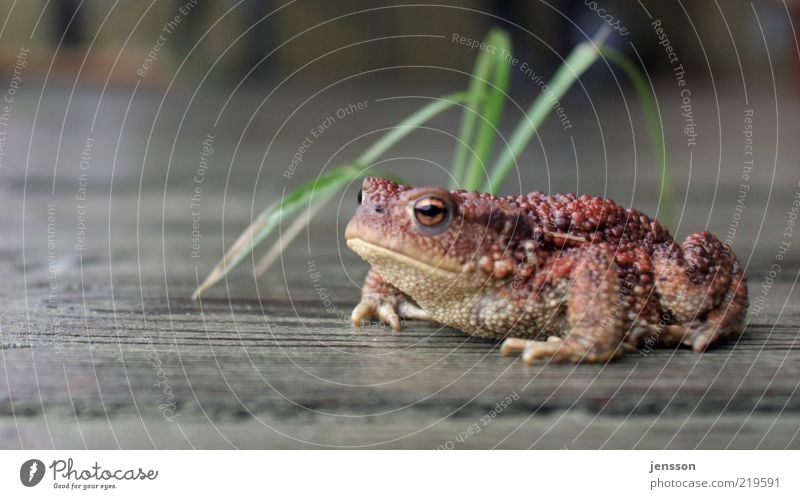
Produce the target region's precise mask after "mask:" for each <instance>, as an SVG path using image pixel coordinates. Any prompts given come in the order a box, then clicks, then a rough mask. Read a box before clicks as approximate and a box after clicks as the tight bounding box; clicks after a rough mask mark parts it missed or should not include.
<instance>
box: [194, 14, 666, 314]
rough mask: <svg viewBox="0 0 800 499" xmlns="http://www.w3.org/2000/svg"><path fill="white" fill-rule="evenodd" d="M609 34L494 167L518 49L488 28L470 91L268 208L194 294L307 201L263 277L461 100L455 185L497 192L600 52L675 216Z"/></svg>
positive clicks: (651, 108)
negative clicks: (347, 193)
mask: <svg viewBox="0 0 800 499" xmlns="http://www.w3.org/2000/svg"><path fill="white" fill-rule="evenodd" d="M609 32H610V31H609V30H608V28H607V27H603V28H601V29H600V31H598V33H597V34H596V35H595V37H594V38H593V39H592V40H590V41H586V42H583V43H581V44H579V45H578V46H577V47H575V49H573V51H572V52H571V53H570V54H569V55H568V56H567V58H566V59H565V60H564V63H563V64H562V65H561V66H560V67H559V68H558V70H556V73H555V75H553V78H552V79H551V81H550V82H549V87H550V91H549V92H548V94H541V95H539V96H538V97H537V98H536V99H534V101H533V103H532V104H531V106H530V108H529V109H528V110H527V112H526V113H525V116H523V118H522V119H521V120H520V122H519V123H518V124H517V126H516V128H515V129H514V131H513V132H512V134H511V139H510V140H509V141H508V145H507V147H506V148H504V149H503V150H501V151H500V153H499V154H498V157H497V159H496V160H495V162H494V163H493V165H492V167H491V168H490V169H487V168H486V165H488V164H489V161H490V159H491V157H492V153H493V149H494V145H495V142H496V139H497V136H498V135H499V131H498V129H499V126H500V121H501V119H502V115H503V109H504V107H505V103H506V100H507V99H508V94H507V90H508V84H509V80H510V75H511V66H510V64H509V63H508V62H507V61H506V60H504V59H503V58H502V57H500V54H503V53H504V52H503V51H505V52H506V53H510V52H511V42H510V39H509V36H508V34H507V33H506V32H505V31H504V30H502V29H499V28H493V29H492V30H490V31H489V33H488V34H487V37H486V40H485V42H486V43H487V44H490V45H494V46H495V47H497V48H496V49H495V50H493V51H492V52H491V53H490V52H489V51H484V52H481V53H480V54H479V56H478V58H477V59H476V61H475V66H474V68H473V72H472V76H471V78H470V82H469V86H468V88H467V90H466V91H464V92H458V93H454V94H450V95H447V96H444V97H441V98H439V99H437V100H434V101H431V102H429V103H428V104H426V105H424V106H423V107H421V108H420V109H418V110H417V111H416V112H414V113H413V114H411V115H410V116H408V117H407V118H405V119H404V120H403V121H401V122H400V123H398V124H397V125H396V126H395V127H392V128H391V129H390V130H388V131H387V132H386V133H385V134H384V135H382V136H381V137H380V138H379V139H378V140H377V141H376V142H375V143H373V144H372V145H371V146H370V147H368V148H367V149H366V150H365V151H364V152H363V153H361V155H359V156H358V157H357V158H356V159H355V161H353V163H351V164H346V165H342V166H339V167H337V168H333V169H332V170H330V171H328V172H325V173H323V174H321V175H320V176H318V177H317V178H316V179H314V180H312V181H309V182H307V183H305V184H303V185H302V186H300V187H298V188H297V189H295V190H294V191H292V192H290V193H289V194H287V195H286V196H284V197H283V198H282V199H281V200H280V201H279V202H276V203H273V204H272V205H270V206H269V207H268V208H267V209H265V210H264V211H262V212H261V213H260V214H259V215H258V217H256V219H255V220H254V221H253V222H252V224H250V226H249V227H247V229H245V231H244V232H243V233H242V234H241V235H240V236H239V238H238V239H237V240H236V242H234V243H233V245H232V246H231V247H230V248H229V249H228V251H226V252H225V255H224V256H223V257H222V260H220V261H219V263H217V265H216V266H215V267H214V268H213V269H212V271H211V273H210V274H209V275H208V276H207V277H206V278H205V280H204V281H203V283H202V284H200V286H199V287H198V288H197V289H196V290H195V291H194V293H193V294H192V299H195V300H196V299H198V298H199V297H200V296H201V295H202V294H203V293H204V292H205V291H206V290H207V289H209V288H210V287H211V286H213V285H214V284H216V283H217V282H219V281H220V280H221V279H222V278H223V277H225V276H226V275H227V274H228V273H229V272H230V271H231V270H233V269H234V268H235V267H236V266H237V265H239V264H240V263H241V262H242V261H243V260H244V258H245V257H246V256H248V255H250V254H252V253H253V251H254V249H255V248H256V246H258V245H259V244H260V243H261V242H262V241H263V240H264V239H265V238H266V237H267V236H269V235H270V234H271V233H272V232H273V231H274V230H275V229H276V228H277V227H279V226H280V225H281V224H282V223H283V222H284V221H285V220H286V219H287V218H288V217H290V216H292V215H295V214H297V213H298V211H300V209H301V208H303V207H306V209H305V210H304V211H303V212H302V213H300V214H299V215H298V216H297V217H296V218H295V220H294V221H293V222H292V223H291V224H290V225H289V226H288V227H287V229H286V231H284V232H283V233H282V234H281V237H280V238H279V239H278V241H276V242H275V243H273V245H272V246H271V247H270V249H269V250H268V251H267V253H266V254H265V255H264V257H262V259H261V260H260V261H259V262H258V264H256V266H255V271H256V275H261V274H262V273H263V272H265V271H266V270H267V269H268V268H269V266H270V265H271V264H272V263H273V262H274V261H275V260H276V259H277V258H278V257H279V256H280V255H281V254H282V253H283V251H284V249H285V248H286V246H287V245H288V244H289V243H290V242H291V241H292V240H293V239H294V238H295V237H297V236H298V235H299V234H300V233H301V232H302V231H303V229H304V228H305V227H306V226H307V225H308V223H309V222H310V220H311V219H312V218H313V217H314V216H315V215H316V214H317V213H319V211H320V210H321V209H322V207H323V206H325V204H326V203H327V202H328V201H329V200H330V199H332V198H333V196H335V195H336V194H337V193H339V192H340V191H341V190H343V189H344V188H345V187H346V186H347V185H348V184H349V183H350V182H353V181H354V180H357V179H359V178H361V177H364V176H366V175H367V173H368V172H369V171H370V168H371V166H372V165H373V164H374V163H375V162H376V161H377V160H378V158H380V157H381V156H382V155H383V154H385V153H386V151H388V150H389V149H390V148H392V147H393V146H394V145H395V144H397V143H398V142H400V141H401V140H402V139H404V138H405V137H406V136H407V135H408V134H410V133H411V132H413V131H414V130H415V129H417V128H418V127H419V126H420V125H422V124H424V123H425V122H427V121H429V120H430V119H432V118H434V117H435V116H437V115H439V114H441V113H443V112H445V111H447V110H449V109H451V108H453V107H455V106H458V105H460V106H462V107H463V111H462V116H461V122H460V124H459V129H458V139H459V140H458V141H457V144H456V148H455V151H454V152H453V164H452V169H453V170H452V173H453V175H452V182H451V187H461V188H464V189H467V190H477V189H479V188H481V187H482V188H483V190H485V191H488V192H492V193H495V192H497V191H498V190H499V189H500V188H501V187H502V185H503V183H504V182H505V180H506V178H507V177H508V174H509V173H510V172H511V171H512V169H513V167H514V165H515V164H516V158H517V157H519V155H520V154H521V153H522V152H523V151H524V149H525V147H526V146H527V145H528V143H529V142H530V140H531V139H532V138H533V137H534V135H535V134H536V132H537V131H538V129H539V127H540V126H541V125H542V123H544V120H545V119H546V118H547V116H548V115H549V114H550V113H551V112H552V110H553V108H554V106H553V103H554V102H555V101H557V100H559V99H561V97H563V96H564V94H566V92H567V91H568V90H569V88H570V87H571V86H572V84H573V83H575V81H577V79H578V78H580V76H581V75H582V74H583V73H584V72H585V71H586V70H587V69H588V68H589V67H590V66H591V65H592V64H593V63H594V62H595V61H597V59H598V58H599V57H601V56H602V57H605V58H607V59H608V60H609V61H611V62H613V63H615V64H616V65H617V66H619V67H620V68H621V69H622V71H623V72H624V73H625V74H626V75H627V77H628V78H629V79H630V80H631V81H632V82H633V85H634V88H635V89H636V93H637V94H638V96H639V99H640V100H641V101H642V103H643V109H644V113H645V115H646V118H647V121H648V129H649V131H650V135H651V137H652V139H653V142H654V144H655V149H656V153H657V154H658V157H659V164H660V169H659V174H660V179H661V198H660V201H661V204H660V211H661V213H662V216H663V217H664V218H665V219H667V220H668V219H669V214H670V213H671V212H672V195H671V189H670V170H669V163H668V161H667V153H666V147H665V143H664V135H663V129H662V127H661V122H660V119H659V115H658V109H657V107H656V105H655V99H654V97H653V95H652V93H651V92H650V91H649V87H648V86H647V84H646V82H645V78H644V77H643V76H642V73H641V72H640V71H639V70H638V69H637V67H636V66H635V65H634V64H633V63H632V62H630V61H629V60H628V59H627V58H626V57H625V56H624V55H622V54H621V53H619V52H617V51H615V50H613V49H610V48H608V47H603V43H604V41H605V39H606V37H607V36H608V34H609ZM254 263H255V262H254Z"/></svg>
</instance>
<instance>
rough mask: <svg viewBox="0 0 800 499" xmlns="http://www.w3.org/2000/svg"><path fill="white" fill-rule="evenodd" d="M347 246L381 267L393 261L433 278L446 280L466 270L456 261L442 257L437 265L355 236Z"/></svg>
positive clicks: (455, 277)
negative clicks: (382, 264)
mask: <svg viewBox="0 0 800 499" xmlns="http://www.w3.org/2000/svg"><path fill="white" fill-rule="evenodd" d="M347 246H349V247H350V249H352V250H353V251H355V252H356V253H358V254H359V255H360V256H361V258H363V259H365V260H367V261H368V262H370V263H371V264H373V265H378V266H379V267H380V264H381V262H385V261H387V260H390V261H393V262H394V263H395V264H396V265H399V266H404V267H408V268H409V269H414V270H416V271H417V272H420V273H424V274H426V275H427V276H429V277H431V278H437V277H438V278H441V279H444V280H454V279H457V278H458V276H459V275H461V274H462V273H463V271H464V268H463V267H462V266H461V265H460V264H459V263H458V262H455V261H452V260H447V259H442V260H441V261H439V262H438V263H437V264H436V265H433V264H429V263H426V262H424V261H422V260H421V259H419V258H415V257H414V256H413V255H407V254H405V253H401V252H399V251H395V250H390V249H388V248H384V247H383V246H380V245H377V244H373V243H369V242H367V241H364V240H363V239H361V238H358V237H353V238H350V239H348V240H347Z"/></svg>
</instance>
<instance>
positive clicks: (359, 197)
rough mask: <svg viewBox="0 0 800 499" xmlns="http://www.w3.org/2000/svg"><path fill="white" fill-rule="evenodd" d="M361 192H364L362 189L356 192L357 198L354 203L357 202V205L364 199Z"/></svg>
mask: <svg viewBox="0 0 800 499" xmlns="http://www.w3.org/2000/svg"><path fill="white" fill-rule="evenodd" d="M363 192H364V190H363V189H359V190H358V197H356V201H357V202H358V204H361V200H362V199H363V197H364V194H363Z"/></svg>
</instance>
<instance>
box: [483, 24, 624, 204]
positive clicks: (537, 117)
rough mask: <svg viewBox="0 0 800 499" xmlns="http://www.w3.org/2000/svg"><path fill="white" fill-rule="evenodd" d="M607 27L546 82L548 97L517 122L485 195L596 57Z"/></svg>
mask: <svg viewBox="0 0 800 499" xmlns="http://www.w3.org/2000/svg"><path fill="white" fill-rule="evenodd" d="M608 33H609V31H608V29H607V27H605V26H604V27H603V28H601V29H600V31H598V33H597V35H595V37H594V40H593V41H591V42H590V41H586V42H583V43H581V44H579V45H578V46H577V47H575V49H573V51H572V52H571V53H570V54H569V56H567V58H566V60H565V61H564V63H563V64H562V65H561V66H560V67H559V68H558V70H556V74H555V75H553V78H552V79H551V80H550V83H549V87H550V88H549V89H550V94H549V95H548V94H541V95H540V96H539V97H537V98H536V99H535V100H534V101H533V104H531V106H530V108H528V111H527V112H526V115H525V116H524V117H523V118H522V120H520V123H519V124H518V125H517V128H516V129H514V132H513V133H512V135H511V139H510V140H509V141H508V147H506V148H505V149H503V151H502V152H501V153H500V156H499V157H498V158H497V161H495V163H494V165H493V166H492V169H491V174H490V176H489V179H488V180H487V182H486V183H485V184H484V189H483V190H485V191H487V192H491V193H494V192H496V191H497V190H498V189H499V188H500V186H502V185H503V182H504V181H505V179H506V177H508V174H509V173H510V172H511V169H512V168H513V166H514V164H515V163H516V158H517V157H518V156H519V155H520V154H521V153H522V151H523V150H524V149H525V147H526V146H527V145H528V142H529V141H530V140H531V138H533V136H534V134H536V131H537V130H538V129H539V127H540V126H541V124H542V123H543V122H544V120H545V118H547V116H548V115H549V114H550V112H551V111H552V110H553V107H554V106H553V103H554V102H555V101H558V100H560V99H561V98H562V97H563V96H564V94H566V93H567V90H569V88H570V87H571V86H572V84H573V83H575V81H576V80H577V79H578V78H579V77H580V76H581V75H582V74H583V73H584V72H585V71H586V70H587V69H588V68H589V66H591V65H592V64H593V63H594V62H595V61H596V60H597V59H598V57H600V52H599V51H598V49H599V47H600V46H601V45H602V44H603V41H604V40H605V37H606V36H608Z"/></svg>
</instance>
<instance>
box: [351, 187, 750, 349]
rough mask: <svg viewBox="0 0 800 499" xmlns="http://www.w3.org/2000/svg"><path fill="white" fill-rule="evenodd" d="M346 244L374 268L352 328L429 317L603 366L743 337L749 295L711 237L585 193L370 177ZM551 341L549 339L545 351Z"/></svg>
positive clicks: (516, 345)
mask: <svg viewBox="0 0 800 499" xmlns="http://www.w3.org/2000/svg"><path fill="white" fill-rule="evenodd" d="M359 204H360V206H359V207H358V210H357V211H356V214H355V216H354V217H353V219H352V220H351V221H350V223H349V224H348V226H347V230H346V234H345V237H346V239H347V245H348V246H349V247H350V248H351V249H353V250H354V251H355V252H356V253H358V254H359V255H360V256H361V257H362V258H364V259H365V260H367V261H368V262H369V263H370V264H371V265H372V269H371V270H370V271H369V273H368V275H367V278H366V281H365V283H364V288H363V292H362V297H361V302H360V303H359V304H358V306H356V308H355V309H354V310H353V314H352V319H353V322H354V323H355V324H356V325H359V324H360V323H361V322H362V320H364V319H368V318H371V317H377V318H379V319H381V320H382V321H384V322H387V323H389V324H391V325H392V326H393V327H394V329H396V330H400V320H401V318H404V319H423V320H430V321H435V322H438V323H442V324H447V325H449V326H452V327H455V328H458V329H460V330H462V331H465V332H467V333H469V334H472V335H476V336H482V337H487V338H497V339H505V341H504V342H503V344H502V347H501V352H502V353H503V354H504V355H507V354H510V353H513V352H523V359H524V360H525V361H526V362H528V363H531V362H533V361H534V360H536V359H539V358H552V359H554V360H559V361H572V362H605V361H608V360H610V359H613V358H615V357H617V356H618V355H620V354H621V353H622V351H623V350H633V349H636V348H641V346H642V345H648V346H650V345H661V346H675V345H677V344H679V343H683V344H685V345H689V346H691V347H692V348H693V349H694V350H695V351H698V352H700V351H703V350H705V349H706V348H707V347H708V346H709V345H711V344H712V343H714V342H715V341H717V340H718V339H720V338H723V337H727V336H731V335H737V334H739V333H741V331H742V329H743V326H744V316H745V313H746V311H747V285H746V280H745V277H744V274H743V272H742V269H741V267H740V265H739V262H738V261H737V260H736V256H735V255H734V254H733V253H732V252H731V250H730V247H729V246H727V245H725V244H723V243H722V242H720V241H719V240H718V239H717V238H716V237H714V236H713V235H711V234H709V233H708V232H698V233H696V234H692V235H690V236H688V237H687V238H686V240H685V241H684V243H683V245H682V246H678V244H676V243H675V242H674V241H673V240H672V237H671V236H670V234H669V231H668V230H667V229H666V228H665V227H664V226H663V225H661V224H660V223H659V222H658V221H657V220H654V219H651V218H649V217H648V216H647V215H644V214H642V213H640V212H639V211H636V210H633V209H626V208H623V207H622V206H619V205H617V204H615V203H614V202H612V201H610V200H608V199H603V198H599V197H593V196H588V195H582V196H575V195H573V194H558V195H553V196H548V195H545V194H542V193H541V192H534V193H531V194H528V195H525V196H507V197H498V196H494V195H489V194H481V193H476V192H466V191H463V190H460V191H452V192H449V191H447V190H445V189H440V188H436V187H409V186H405V185H397V184H395V183H394V182H391V181H389V180H385V179H382V178H377V177H370V178H367V179H365V180H364V183H363V186H362V189H361V192H360V193H359ZM542 340H545V341H542Z"/></svg>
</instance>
